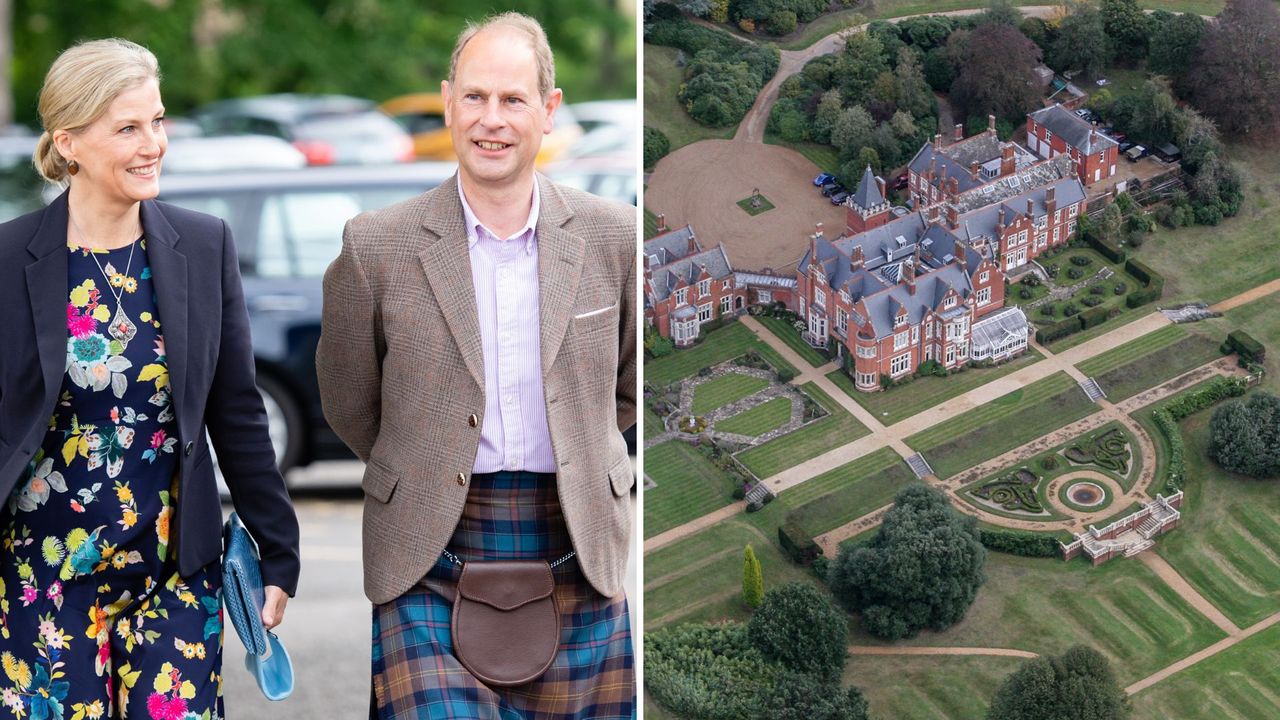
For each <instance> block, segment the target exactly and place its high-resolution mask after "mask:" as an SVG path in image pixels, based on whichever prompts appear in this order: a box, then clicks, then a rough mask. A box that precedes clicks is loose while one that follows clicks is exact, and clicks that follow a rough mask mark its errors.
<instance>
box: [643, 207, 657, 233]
mask: <svg viewBox="0 0 1280 720" xmlns="http://www.w3.org/2000/svg"><path fill="white" fill-rule="evenodd" d="M657 234H658V216H657V215H654V214H653V213H651V212H649V209H648V208H645V210H644V239H645V240H648V239H649V238H651V237H653V236H654V235H657Z"/></svg>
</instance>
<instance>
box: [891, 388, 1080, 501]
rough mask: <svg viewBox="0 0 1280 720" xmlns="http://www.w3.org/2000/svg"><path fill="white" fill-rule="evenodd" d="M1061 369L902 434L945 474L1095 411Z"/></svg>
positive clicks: (938, 472) (947, 474)
mask: <svg viewBox="0 0 1280 720" xmlns="http://www.w3.org/2000/svg"><path fill="white" fill-rule="evenodd" d="M1097 410H1098V406H1097V405H1094V404H1093V403H1091V402H1089V398H1088V397H1086V396H1085V394H1084V391H1083V390H1081V389H1080V387H1079V386H1078V385H1076V383H1075V381H1074V380H1072V379H1071V378H1070V377H1069V376H1067V374H1066V373H1064V372H1059V373H1055V374H1053V375H1050V376H1049V377H1047V378H1044V379H1043V380H1039V381H1037V382H1035V383H1032V384H1031V385H1028V386H1027V387H1024V388H1022V389H1020V390H1015V391H1013V392H1012V393H1009V394H1007V395H1004V396H1002V397H1000V398H996V399H995V400H993V401H992V402H989V403H987V404H986V405H983V406H981V407H978V408H975V409H973V410H971V411H969V412H967V413H965V414H964V415H961V416H960V417H957V418H954V419H953V420H950V421H948V422H945V423H939V424H938V425H935V426H934V427H931V428H929V429H928V430H925V431H923V432H919V433H916V434H915V435H912V436H911V437H909V438H907V441H906V442H907V445H909V446H911V447H912V448H914V449H915V450H917V451H919V452H923V453H924V454H925V458H926V459H927V460H928V461H929V464H930V465H932V466H933V469H934V471H935V472H937V474H938V477H941V478H947V477H950V476H952V475H955V474H956V473H958V472H961V471H963V470H966V469H968V468H970V467H972V466H974V465H977V464H978V463H980V462H982V461H983V460H986V459H988V458H992V457H995V456H996V455H999V454H1000V453H1003V452H1005V451H1006V450H1011V449H1013V448H1015V447H1017V446H1019V445H1021V444H1023V443H1025V442H1028V441H1030V440H1034V439H1035V438H1038V437H1040V436H1041V435H1044V434H1045V433H1048V432H1051V431H1053V430H1056V429H1057V428H1060V427H1062V426H1063V425H1066V424H1068V423H1071V422H1073V421H1075V420H1079V419H1080V418H1082V417H1084V416H1086V415H1089V414H1090V413H1093V412H1097Z"/></svg>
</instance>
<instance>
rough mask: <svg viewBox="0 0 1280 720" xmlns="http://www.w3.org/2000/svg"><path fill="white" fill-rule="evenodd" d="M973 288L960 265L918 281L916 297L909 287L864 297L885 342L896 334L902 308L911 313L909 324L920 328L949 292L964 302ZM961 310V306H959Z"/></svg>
mask: <svg viewBox="0 0 1280 720" xmlns="http://www.w3.org/2000/svg"><path fill="white" fill-rule="evenodd" d="M972 289H973V286H972V285H971V284H970V282H969V276H968V275H967V274H966V273H965V272H964V270H962V269H961V268H960V266H959V265H955V264H952V265H946V266H944V267H942V268H940V269H938V270H934V271H932V272H929V273H925V274H923V275H920V276H918V277H916V293H915V295H912V294H911V289H910V288H908V287H907V286H906V285H905V284H898V285H894V286H893V287H891V288H888V289H886V290H883V291H880V292H877V293H875V294H873V295H868V296H866V297H864V298H863V299H862V300H863V303H864V304H865V305H866V308H867V313H868V314H869V315H870V320H871V328H872V329H873V330H874V331H875V334H876V338H877V339H882V338H885V337H887V336H889V335H892V334H893V319H894V317H895V316H896V315H897V313H898V308H899V307H905V308H906V309H907V322H908V323H909V324H910V325H918V324H919V323H920V321H921V320H923V319H924V316H925V313H927V312H928V311H929V310H935V309H939V303H940V302H941V301H942V298H943V297H944V296H945V295H946V294H947V291H948V290H955V291H956V292H958V293H960V296H961V301H962V302H963V299H964V298H966V297H968V296H969V293H970V292H971V291H972ZM956 307H957V308H959V305H957V306H956Z"/></svg>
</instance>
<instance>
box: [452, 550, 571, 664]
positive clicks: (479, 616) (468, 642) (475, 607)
mask: <svg viewBox="0 0 1280 720" xmlns="http://www.w3.org/2000/svg"><path fill="white" fill-rule="evenodd" d="M555 589H556V584H555V578H554V577H553V576H552V574H551V566H550V564H548V563H547V561H546V560H499V561H492V562H476V561H468V562H467V563H466V564H465V565H463V567H462V577H460V578H459V579H458V588H457V595H456V596H455V597H454V600H453V647H454V653H455V654H456V655H457V657H458V660H459V661H460V662H461V663H462V665H463V667H465V668H466V669H467V670H469V671H471V674H472V675H475V676H476V678H478V679H479V680H481V681H482V682H484V683H485V684H488V685H495V686H498V687H515V686H518V685H524V684H527V683H530V682H533V681H534V680H536V679H538V678H539V677H541V676H542V674H543V673H544V672H546V671H547V668H549V667H551V663H552V662H554V661H555V659H556V651H557V650H559V648H560V609H559V608H558V607H557V606H556V598H555Z"/></svg>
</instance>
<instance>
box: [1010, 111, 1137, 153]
mask: <svg viewBox="0 0 1280 720" xmlns="http://www.w3.org/2000/svg"><path fill="white" fill-rule="evenodd" d="M1027 117H1029V118H1031V119H1032V120H1035V121H1036V122H1037V123H1039V124H1041V125H1043V126H1045V127H1046V128H1048V129H1049V131H1050V132H1052V133H1053V134H1054V135H1057V136H1058V137H1060V138H1062V139H1063V141H1065V142H1066V143H1067V144H1068V145H1070V146H1071V147H1073V148H1075V149H1077V150H1079V151H1080V152H1082V153H1085V154H1086V155H1087V154H1089V153H1095V152H1100V151H1102V150H1105V149H1106V148H1108V147H1112V146H1118V145H1119V143H1117V142H1116V141H1115V140H1112V139H1111V138H1109V137H1107V136H1106V135H1103V134H1102V133H1100V132H1093V130H1094V127H1093V125H1091V124H1089V123H1088V122H1086V121H1085V120H1084V119H1083V118H1080V117H1077V116H1076V115H1075V114H1074V113H1072V112H1071V111H1070V110H1067V109H1066V108H1064V107H1062V106H1061V105H1058V104H1055V105H1053V106H1052V107H1047V108H1044V109H1043V110H1036V111H1035V112H1033V113H1027Z"/></svg>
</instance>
